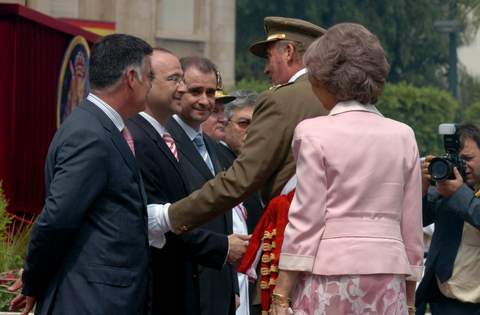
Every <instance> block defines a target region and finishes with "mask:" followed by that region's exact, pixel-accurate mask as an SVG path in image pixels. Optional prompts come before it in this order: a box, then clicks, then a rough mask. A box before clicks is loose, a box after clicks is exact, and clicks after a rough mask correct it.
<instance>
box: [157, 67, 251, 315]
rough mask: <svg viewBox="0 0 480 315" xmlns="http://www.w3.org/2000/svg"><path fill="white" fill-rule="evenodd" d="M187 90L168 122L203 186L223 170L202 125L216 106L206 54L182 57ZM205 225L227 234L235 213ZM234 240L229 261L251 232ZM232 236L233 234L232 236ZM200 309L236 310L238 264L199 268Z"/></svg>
mask: <svg viewBox="0 0 480 315" xmlns="http://www.w3.org/2000/svg"><path fill="white" fill-rule="evenodd" d="M181 63H182V69H183V70H184V79H185V84H186V85H187V92H186V93H185V94H184V95H183V96H182V98H181V111H180V113H179V115H175V116H174V118H173V119H170V120H169V121H168V123H167V124H166V127H167V129H168V130H169V131H170V133H171V134H172V136H173V138H174V139H175V143H176V144H177V148H178V153H179V162H180V165H181V167H182V169H183V171H185V173H186V174H187V176H188V179H189V183H190V187H191V189H192V191H193V190H195V189H198V188H199V187H201V186H202V185H203V184H204V183H205V182H206V181H208V180H209V179H211V178H213V177H214V174H216V173H217V172H220V171H221V170H222V166H221V164H220V161H219V160H218V157H217V154H216V152H215V147H216V145H217V144H216V143H215V142H214V141H212V140H211V139H210V138H209V137H208V136H206V135H204V134H203V133H202V132H201V128H200V125H201V123H202V122H204V121H205V120H206V119H207V118H208V117H209V115H210V114H211V112H212V110H213V105H214V102H215V90H216V84H217V82H216V74H215V73H216V72H215V67H214V65H213V64H212V63H211V62H210V61H209V60H208V59H205V58H199V57H187V58H182V59H181ZM202 228H205V229H208V230H211V231H215V232H217V233H222V234H223V235H224V236H225V238H227V235H230V234H232V214H231V212H230V213H227V214H224V215H222V216H220V217H218V218H216V219H214V220H211V221H209V222H208V223H206V224H204V225H203V226H202ZM237 237H238V239H237V240H236V241H235V242H231V244H230V245H231V246H230V252H232V250H234V249H236V248H241V251H240V252H239V251H237V250H235V252H237V254H236V255H230V256H229V257H228V262H229V263H233V262H235V261H236V260H238V259H239V258H240V257H241V255H242V254H243V252H244V250H245V249H246V245H247V244H248V241H247V240H248V237H247V236H237ZM229 238H231V236H229ZM199 289H200V309H201V314H202V315H213V314H218V315H223V314H234V313H235V308H236V301H235V300H236V299H235V298H236V296H235V291H238V284H237V277H236V272H235V270H234V268H233V267H232V266H231V265H229V264H226V265H225V266H224V267H223V268H222V270H220V271H217V270H214V269H212V268H208V267H201V268H200V272H199Z"/></svg>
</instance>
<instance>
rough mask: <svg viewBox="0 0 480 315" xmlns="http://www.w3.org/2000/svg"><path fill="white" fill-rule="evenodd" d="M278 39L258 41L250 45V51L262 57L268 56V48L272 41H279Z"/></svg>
mask: <svg viewBox="0 0 480 315" xmlns="http://www.w3.org/2000/svg"><path fill="white" fill-rule="evenodd" d="M277 40H278V39H270V40H262V41H261V42H256V43H254V44H253V45H252V46H250V52H251V53H252V54H254V55H255V56H258V57H261V58H267V49H268V46H269V45H270V43H272V42H275V41H277Z"/></svg>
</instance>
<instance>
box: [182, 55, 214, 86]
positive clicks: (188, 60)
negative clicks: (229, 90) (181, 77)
mask: <svg viewBox="0 0 480 315" xmlns="http://www.w3.org/2000/svg"><path fill="white" fill-rule="evenodd" d="M180 64H181V65H182V70H183V72H187V70H188V69H189V68H192V67H194V68H195V69H197V70H199V71H200V72H201V73H204V74H208V73H211V72H213V73H214V74H215V79H216V81H217V84H218V79H219V77H218V71H217V67H216V66H215V64H214V63H213V62H212V61H211V60H210V59H208V58H205V57H199V56H189V57H183V58H180Z"/></svg>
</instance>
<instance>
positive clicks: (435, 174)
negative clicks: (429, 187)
mask: <svg viewBox="0 0 480 315" xmlns="http://www.w3.org/2000/svg"><path fill="white" fill-rule="evenodd" d="M428 172H429V173H430V175H431V176H432V179H433V180H435V181H440V180H444V179H447V178H448V177H449V176H450V174H451V173H452V167H451V165H450V163H449V162H448V161H447V160H445V159H442V158H435V159H433V160H432V161H431V162H430V165H429V166H428Z"/></svg>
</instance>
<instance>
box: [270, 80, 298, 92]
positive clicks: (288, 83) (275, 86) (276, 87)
mask: <svg viewBox="0 0 480 315" xmlns="http://www.w3.org/2000/svg"><path fill="white" fill-rule="evenodd" d="M293 83H294V82H287V83H284V84H277V85H274V86H272V87H270V89H269V90H270V91H276V90H278V89H279V88H281V87H284V86H287V85H290V84H293Z"/></svg>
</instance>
